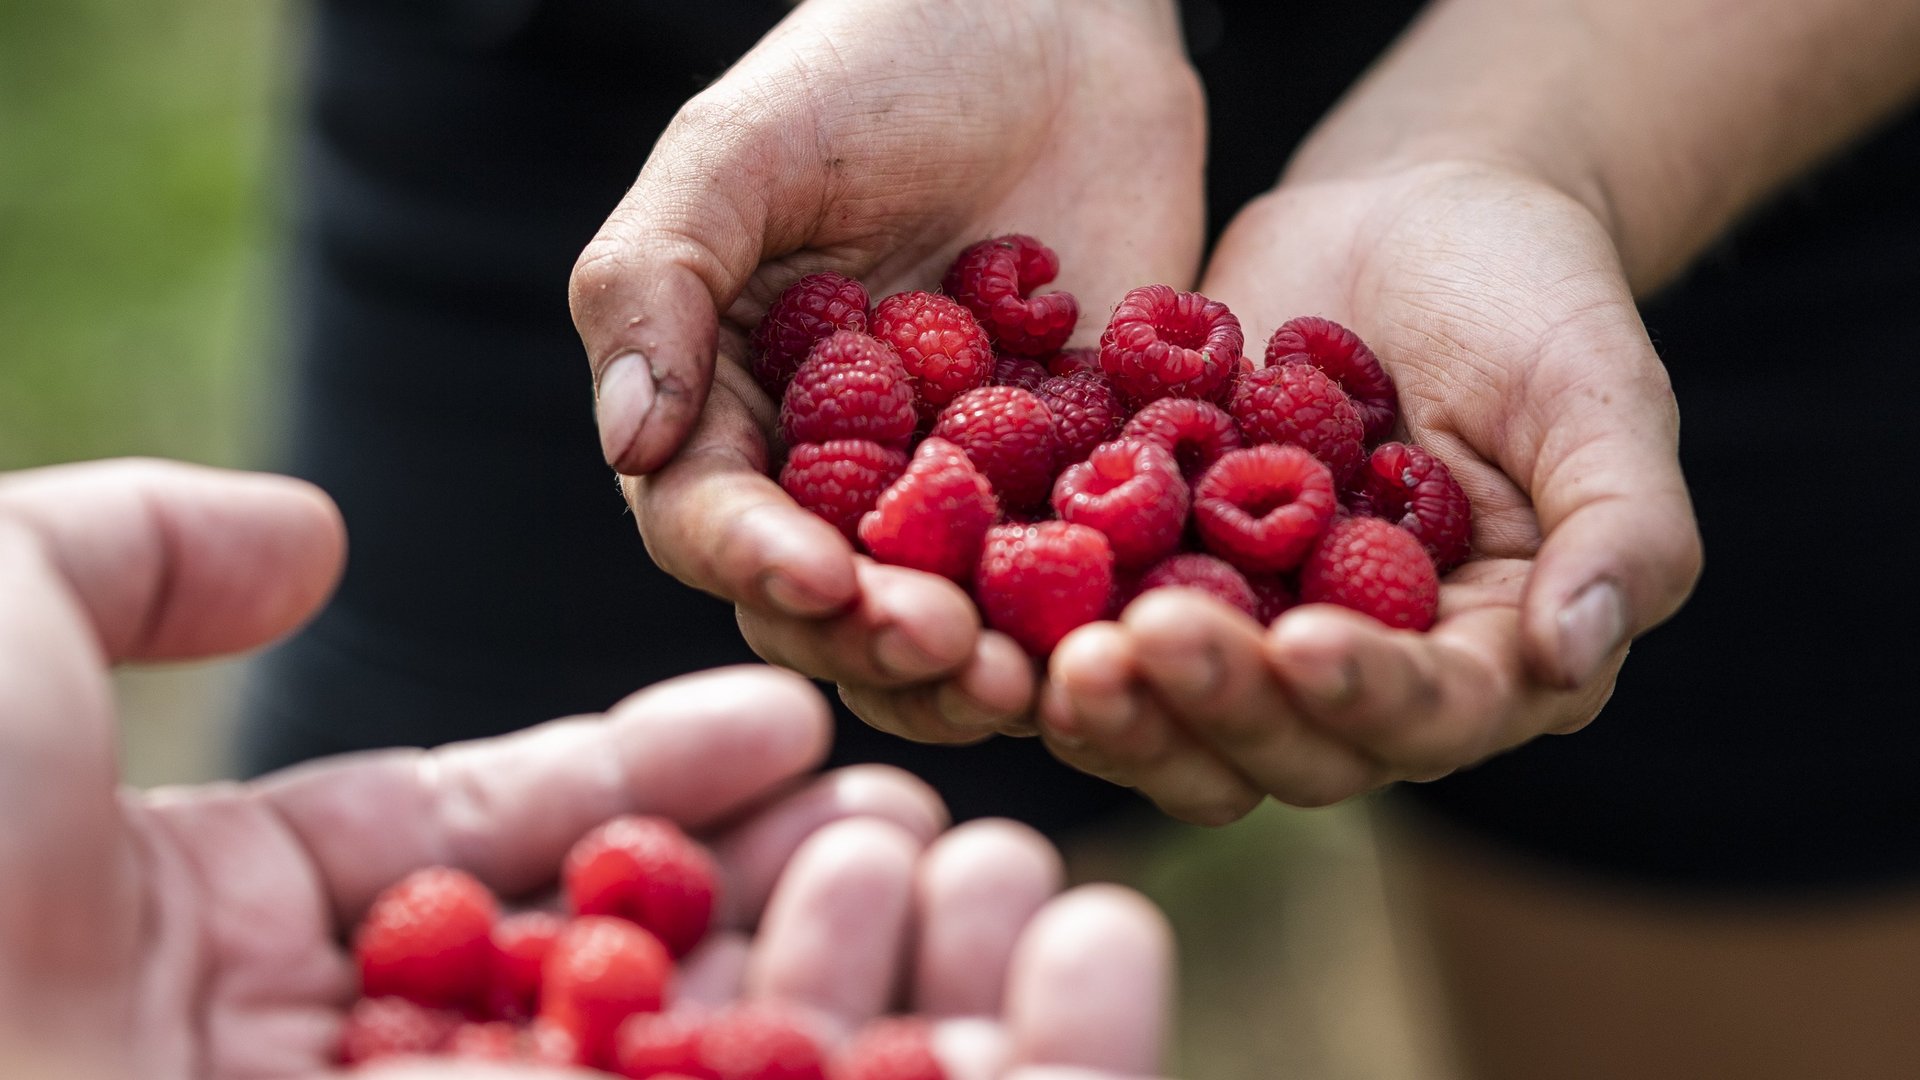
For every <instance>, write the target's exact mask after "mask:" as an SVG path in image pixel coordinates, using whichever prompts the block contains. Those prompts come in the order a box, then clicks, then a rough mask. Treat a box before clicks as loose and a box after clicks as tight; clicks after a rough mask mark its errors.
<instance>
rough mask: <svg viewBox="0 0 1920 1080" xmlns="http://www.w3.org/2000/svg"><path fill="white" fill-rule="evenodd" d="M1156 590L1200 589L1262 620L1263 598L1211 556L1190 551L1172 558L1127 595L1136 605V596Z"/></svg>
mask: <svg viewBox="0 0 1920 1080" xmlns="http://www.w3.org/2000/svg"><path fill="white" fill-rule="evenodd" d="M1155 589H1198V590H1200V591H1201V592H1203V593H1206V594H1207V595H1208V596H1211V597H1213V598H1214V599H1216V600H1219V601H1220V602H1221V603H1224V604H1227V605H1228V606H1230V607H1237V608H1239V609H1240V610H1241V611H1244V612H1246V613H1247V614H1248V615H1251V616H1254V617H1256V618H1258V612H1259V610H1260V601H1259V598H1258V597H1256V596H1255V595H1254V592H1253V586H1252V585H1249V584H1247V578H1246V575H1244V574H1242V573H1241V572H1240V571H1238V570H1235V569H1234V568H1233V567H1231V566H1229V565H1227V564H1226V563H1225V562H1223V561H1221V560H1219V559H1216V558H1214V557H1213V556H1211V555H1201V554H1198V553H1197V552H1187V553H1185V554H1181V555H1169V556H1167V557H1166V558H1164V559H1161V560H1160V561H1159V562H1157V563H1154V564H1153V565H1152V566H1151V567H1149V568H1148V569H1147V572H1146V573H1144V574H1141V575H1140V577H1139V580H1137V581H1135V582H1134V583H1133V588H1132V589H1130V590H1128V591H1127V593H1126V594H1125V601H1126V602H1127V603H1132V602H1133V600H1134V599H1135V598H1136V597H1139V596H1140V595H1142V594H1144V593H1149V592H1152V591H1153V590H1155Z"/></svg>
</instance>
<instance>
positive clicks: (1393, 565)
mask: <svg viewBox="0 0 1920 1080" xmlns="http://www.w3.org/2000/svg"><path fill="white" fill-rule="evenodd" d="M1300 602H1301V603H1304V604H1339V605H1340V606H1341V607H1346V608H1352V609H1353V610H1355V611H1359V612H1363V613H1365V614H1368V615H1371V616H1373V617H1374V618H1376V619H1379V620H1380V621H1381V622H1383V623H1386V624H1387V625H1388V626H1394V627H1399V628H1400V629H1403V630H1425V629H1427V628H1428V627H1430V626H1432V625H1433V620H1434V617H1435V616H1436V615H1437V614H1438V613H1439V609H1440V578H1439V575H1438V574H1436V573H1435V572H1434V569H1433V560H1432V559H1430V558H1428V557H1427V549H1426V548H1424V547H1421V546H1420V541H1419V540H1418V539H1417V538H1415V537H1414V535H1413V534H1412V533H1410V532H1408V531H1407V530H1405V529H1403V528H1401V527H1400V526H1398V525H1394V524H1392V523H1390V522H1386V521H1382V520H1380V519H1379V518H1370V517H1353V518H1348V519H1346V520H1345V521H1339V522H1335V523H1334V526H1333V527H1332V528H1330V529H1328V530H1327V534H1326V535H1325V536H1323V537H1321V538H1320V543H1319V544H1317V545H1316V546H1315V547H1314V549H1313V552H1312V554H1310V555H1308V556H1307V561H1306V563H1305V565H1303V566H1301V568H1300Z"/></svg>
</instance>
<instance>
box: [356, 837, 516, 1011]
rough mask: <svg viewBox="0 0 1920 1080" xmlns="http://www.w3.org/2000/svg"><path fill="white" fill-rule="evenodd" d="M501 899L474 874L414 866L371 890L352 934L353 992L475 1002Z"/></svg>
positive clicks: (481, 992) (459, 1004)
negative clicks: (356, 981) (356, 988)
mask: <svg viewBox="0 0 1920 1080" xmlns="http://www.w3.org/2000/svg"><path fill="white" fill-rule="evenodd" d="M499 914H500V905H499V904H498V903H496V902H495V901H494V898H493V894H492V893H491V892H489V891H487V887H486V886H485V885H482V884H480V882H478V881H476V880H475V879H474V878H473V875H471V874H468V873H465V872H464V871H460V870H454V869H451V868H448V867H444V866H437V867H430V868H428V869H425V870H416V871H414V872H413V873H411V874H409V875H407V876H406V877H404V878H402V879H400V881H399V882H398V883H396V884H394V885H392V886H391V887H389V888H388V889H387V890H386V891H385V892H383V893H381V894H380V895H379V896H377V897H375V898H374V901H373V906H372V907H371V908H370V909H368V911H367V917H366V920H365V921H364V922H362V923H361V924H360V929H359V930H358V931H357V932H356V934H355V935H354V942H353V954H354V959H355V960H357V961H358V962H359V965H360V992H361V993H362V994H364V995H365V996H367V997H382V996H385V995H389V994H391V995H394V996H396V997H403V998H406V999H408V1000H409V1001H414V1002H417V1003H419V1004H421V1005H444V1006H451V1007H454V1008H465V1007H469V1006H480V1005H483V1004H484V1000H483V999H484V998H485V996H486V987H487V976H488V974H489V972H490V969H491V967H492V962H493V945H492V942H491V941H490V939H489V935H490V934H491V933H492V931H493V922H494V920H495V919H496V918H498V917H499Z"/></svg>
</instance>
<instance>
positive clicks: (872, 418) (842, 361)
mask: <svg viewBox="0 0 1920 1080" xmlns="http://www.w3.org/2000/svg"><path fill="white" fill-rule="evenodd" d="M918 421H919V416H918V415H917V414H916V413H915V412H914V408H913V384H912V383H911V382H910V381H908V379H907V369H906V365H904V364H902V363H901V362H900V357H899V356H897V355H896V354H895V353H894V351H893V350H892V349H890V348H888V347H887V346H886V345H883V344H881V343H880V342H879V341H876V340H875V339H873V338H870V337H868V336H867V335H865V334H862V333H858V332H855V331H853V330H841V331H838V332H836V333H834V334H833V335H831V336H830V337H827V338H825V339H823V340H822V341H821V342H820V344H818V345H815V346H814V347H813V352H812V353H811V354H809V355H808V356H807V359H806V362H805V363H803V364H801V365H800V369H799V370H798V371H796V372H794V373H793V381H792V382H790V383H788V384H787V393H786V396H785V397H783V398H782V399H781V401H780V437H781V438H783V439H785V440H786V442H787V445H788V446H797V445H799V444H800V443H822V442H828V441H830V440H833V439H868V440H871V441H873V442H877V443H879V444H881V445H882V446H891V447H895V448H898V449H901V450H904V449H906V447H907V444H908V443H909V442H911V441H912V439H913V428H914V425H915V424H916V423H918Z"/></svg>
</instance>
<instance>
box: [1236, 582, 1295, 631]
mask: <svg viewBox="0 0 1920 1080" xmlns="http://www.w3.org/2000/svg"><path fill="white" fill-rule="evenodd" d="M1247 584H1249V585H1251V586H1253V595H1254V598H1255V599H1257V600H1258V601H1259V602H1260V606H1259V609H1258V610H1257V611H1255V613H1254V618H1256V619H1259V620H1260V621H1261V622H1263V623H1268V624H1271V623H1272V622H1273V620H1275V619H1277V618H1279V617H1280V616H1282V615H1285V614H1286V613H1287V612H1288V611H1289V610H1291V609H1292V608H1293V606H1294V605H1295V604H1298V603H1299V602H1300V597H1299V596H1298V595H1297V594H1296V593H1295V592H1294V591H1293V586H1292V585H1291V584H1290V583H1289V582H1288V581H1287V579H1286V578H1283V577H1280V576H1279V575H1277V574H1257V575H1254V576H1251V577H1249V578H1247Z"/></svg>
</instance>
